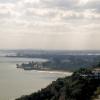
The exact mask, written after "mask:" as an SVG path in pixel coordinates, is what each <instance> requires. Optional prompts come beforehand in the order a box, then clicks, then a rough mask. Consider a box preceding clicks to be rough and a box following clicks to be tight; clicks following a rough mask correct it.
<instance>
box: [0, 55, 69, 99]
mask: <svg viewBox="0 0 100 100" xmlns="http://www.w3.org/2000/svg"><path fill="white" fill-rule="evenodd" d="M46 60H47V59H39V58H17V57H4V56H1V57H0V100H15V98H18V97H20V96H22V95H28V94H31V93H33V92H36V91H38V90H41V88H44V87H46V86H47V85H49V84H50V83H52V81H55V80H56V79H57V78H58V77H65V76H68V75H71V73H70V72H57V71H53V72H51V71H37V70H30V71H25V70H23V69H17V68H16V64H21V63H23V62H24V63H26V62H29V61H36V62H37V61H38V62H44V61H46Z"/></svg>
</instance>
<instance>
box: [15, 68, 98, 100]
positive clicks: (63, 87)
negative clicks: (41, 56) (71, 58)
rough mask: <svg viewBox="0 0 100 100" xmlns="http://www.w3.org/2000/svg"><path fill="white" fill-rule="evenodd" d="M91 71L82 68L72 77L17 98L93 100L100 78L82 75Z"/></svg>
mask: <svg viewBox="0 0 100 100" xmlns="http://www.w3.org/2000/svg"><path fill="white" fill-rule="evenodd" d="M91 73H92V71H91V70H89V69H80V70H78V71H76V72H74V73H73V75H72V76H70V77H65V78H59V79H57V80H56V81H54V82H52V84H50V85H49V86H47V87H46V88H44V89H41V90H40V91H38V92H36V93H33V94H31V95H27V96H22V97H21V98H18V99H16V100H92V96H93V95H94V93H95V91H96V90H97V87H99V86H100V79H95V78H94V77H83V76H81V75H83V74H86V75H90V74H91ZM91 75H92V74H91Z"/></svg>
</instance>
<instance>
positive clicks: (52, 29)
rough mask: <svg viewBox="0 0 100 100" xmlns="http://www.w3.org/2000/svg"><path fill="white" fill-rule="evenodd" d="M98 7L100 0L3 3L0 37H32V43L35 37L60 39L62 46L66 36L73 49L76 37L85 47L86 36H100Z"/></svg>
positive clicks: (14, 0) (1, 0)
mask: <svg viewBox="0 0 100 100" xmlns="http://www.w3.org/2000/svg"><path fill="white" fill-rule="evenodd" d="M99 5H100V0H63V1H62V0H0V34H1V35H2V33H4V34H6V35H4V36H3V38H4V37H6V38H7V39H8V40H9V38H8V36H11V37H12V38H14V39H15V40H16V37H17V39H18V38H19V39H18V40H20V41H21V39H22V37H25V38H26V40H27V37H30V38H31V42H32V38H33V40H34V39H35V38H34V37H39V39H40V41H42V40H43V39H41V38H40V37H41V36H44V38H47V39H48V38H49V37H50V39H52V38H53V41H52V42H54V40H56V37H57V39H58V40H57V41H56V43H55V45H57V46H58V44H57V42H58V43H59V39H60V42H61V43H62V44H63V43H64V42H65V40H64V41H63V38H64V39H65V37H68V38H69V39H68V38H67V40H66V42H68V43H72V46H73V43H74V42H72V40H74V38H75V41H76V44H78V41H77V37H79V38H81V39H82V42H81V41H80V44H81V43H82V44H84V43H83V42H84V40H88V38H86V37H87V36H88V37H89V36H91V34H97V36H98V34H99V32H100V6H99ZM5 29H6V30H5ZM7 34H9V35H7ZM92 36H93V35H92ZM60 37H61V38H60ZM71 37H72V38H71ZM47 39H44V40H45V41H48V40H47ZM35 40H36V39H35ZM29 43H30V42H29ZM22 44H23V43H22ZM51 44H53V43H51ZM9 45H10V44H9ZM78 45H79V44H78Z"/></svg>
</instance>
